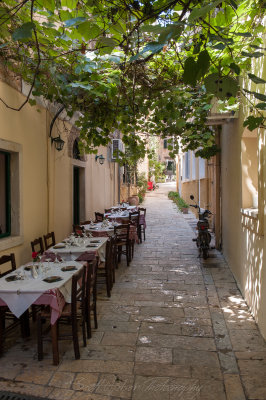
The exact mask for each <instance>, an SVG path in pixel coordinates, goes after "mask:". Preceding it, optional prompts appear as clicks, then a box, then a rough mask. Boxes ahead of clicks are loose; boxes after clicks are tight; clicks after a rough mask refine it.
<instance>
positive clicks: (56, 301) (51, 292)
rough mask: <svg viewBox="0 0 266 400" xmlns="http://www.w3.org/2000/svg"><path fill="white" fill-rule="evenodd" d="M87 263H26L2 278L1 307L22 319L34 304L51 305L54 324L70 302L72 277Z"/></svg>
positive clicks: (0, 283) (0, 279)
mask: <svg viewBox="0 0 266 400" xmlns="http://www.w3.org/2000/svg"><path fill="white" fill-rule="evenodd" d="M83 265H84V263H81V262H76V261H63V260H61V261H58V260H56V261H51V260H49V259H48V260H47V261H46V262H36V263H32V262H30V263H27V264H25V265H22V266H21V267H19V268H18V269H16V270H15V271H12V272H10V273H9V274H7V275H6V276H4V277H2V278H0V306H5V305H7V306H8V308H9V309H10V311H11V312H12V313H13V314H14V315H15V316H16V317H17V318H19V317H20V316H21V315H22V314H23V313H24V312H25V311H26V310H27V309H28V308H29V307H30V306H31V305H32V304H36V305H50V307H51V310H52V312H51V323H52V324H54V323H55V321H56V320H57V318H58V317H59V315H60V312H61V310H62V309H63V306H64V304H65V302H70V301H71V278H72V275H73V273H75V272H76V271H78V270H79V269H80V268H82V266H83Z"/></svg>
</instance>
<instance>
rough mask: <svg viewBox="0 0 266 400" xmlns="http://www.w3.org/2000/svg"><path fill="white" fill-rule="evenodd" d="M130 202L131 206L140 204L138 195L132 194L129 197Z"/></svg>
mask: <svg viewBox="0 0 266 400" xmlns="http://www.w3.org/2000/svg"><path fill="white" fill-rule="evenodd" d="M128 202H129V205H130V206H138V205H139V197H138V196H137V195H135V196H130V197H129V198H128Z"/></svg>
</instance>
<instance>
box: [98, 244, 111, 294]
mask: <svg viewBox="0 0 266 400" xmlns="http://www.w3.org/2000/svg"><path fill="white" fill-rule="evenodd" d="M113 251H114V238H113V237H110V238H109V240H108V241H107V243H106V251H105V261H104V262H100V263H99V265H98V270H97V284H98V283H101V282H100V279H101V278H104V280H105V285H106V292H107V296H108V297H111V290H112V287H113V282H114V279H115V268H114V257H113Z"/></svg>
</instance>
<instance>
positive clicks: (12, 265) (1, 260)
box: [0, 253, 17, 278]
mask: <svg viewBox="0 0 266 400" xmlns="http://www.w3.org/2000/svg"><path fill="white" fill-rule="evenodd" d="M4 264H8V266H6V268H7V269H6V268H5V271H4V272H2V268H1V269H0V278H2V277H3V276H5V275H7V274H9V273H10V272H12V271H15V270H16V268H17V267H16V260H15V254H14V253H11V254H9V255H4V256H2V257H0V266H1V265H4Z"/></svg>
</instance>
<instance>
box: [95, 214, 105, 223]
mask: <svg viewBox="0 0 266 400" xmlns="http://www.w3.org/2000/svg"><path fill="white" fill-rule="evenodd" d="M103 219H104V214H102V213H100V212H95V222H103Z"/></svg>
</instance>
